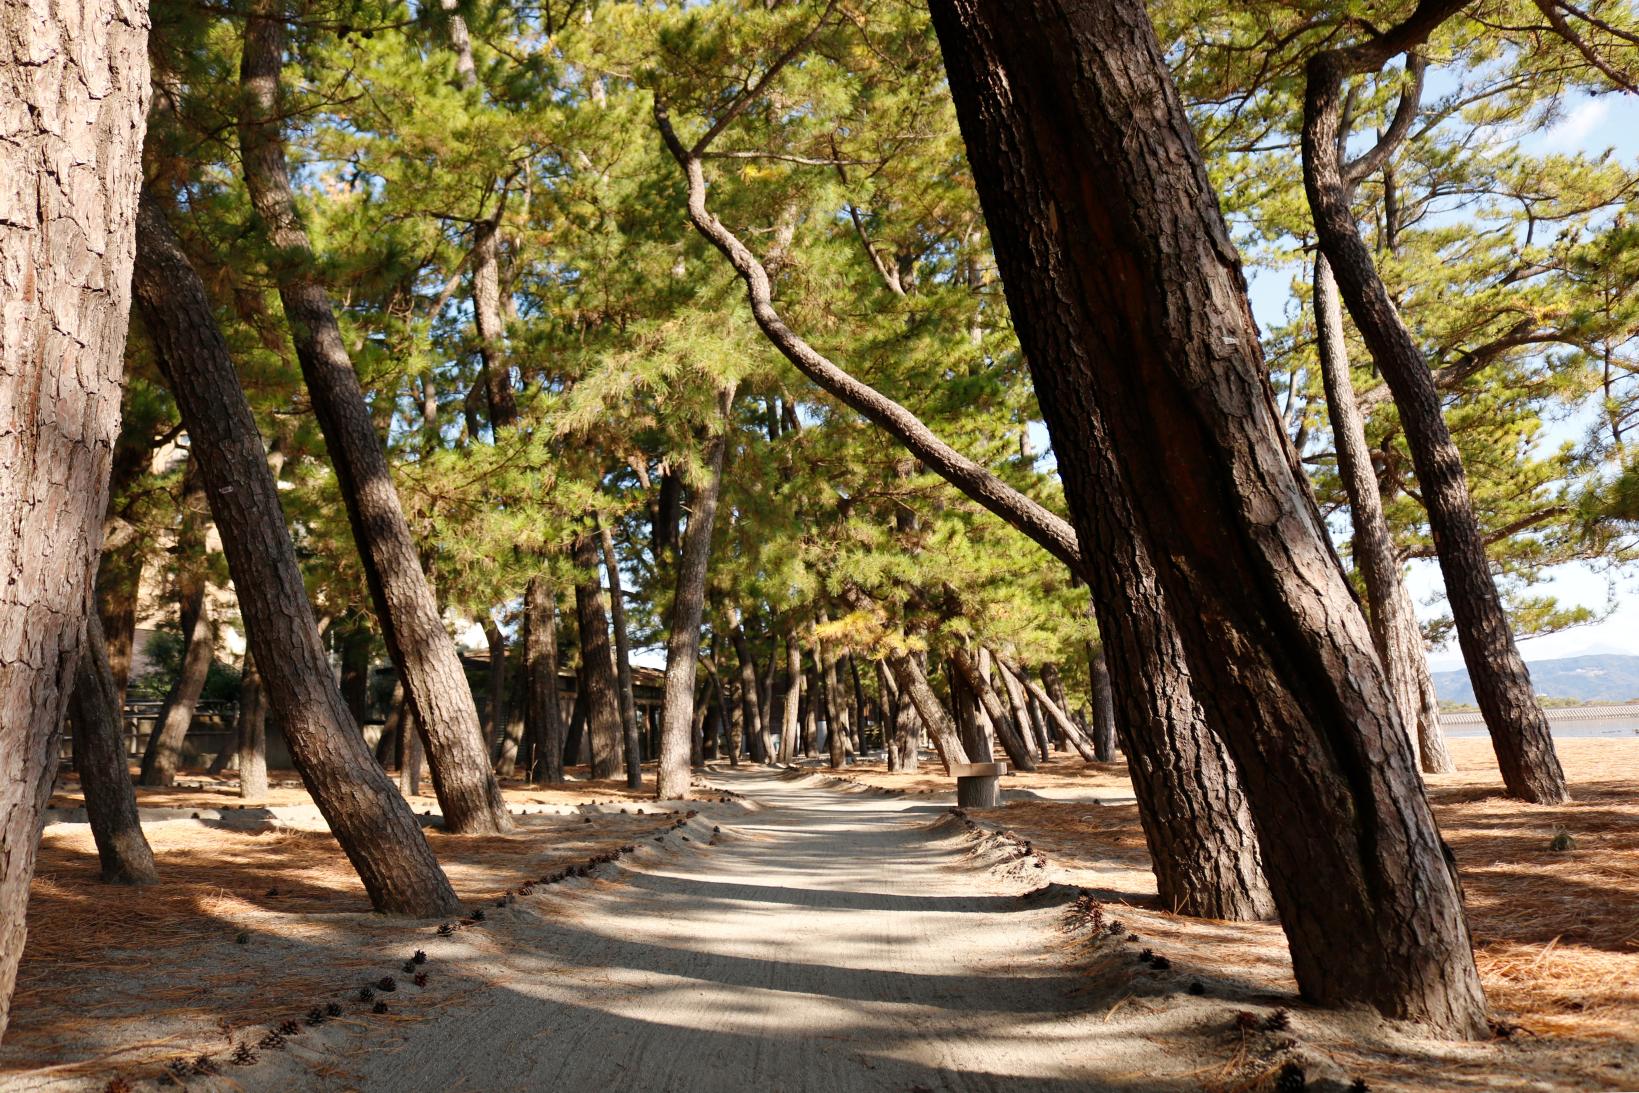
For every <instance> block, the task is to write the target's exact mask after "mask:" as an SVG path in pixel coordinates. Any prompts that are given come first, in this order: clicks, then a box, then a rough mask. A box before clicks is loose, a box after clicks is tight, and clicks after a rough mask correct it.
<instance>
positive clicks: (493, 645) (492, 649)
mask: <svg viewBox="0 0 1639 1093" xmlns="http://www.w3.org/2000/svg"><path fill="white" fill-rule="evenodd" d="M483 629H484V644H485V645H487V646H488V647H489V679H488V683H489V688H488V689H489V694H488V696H487V697H488V699H489V701H488V702H487V703H486V706H487V708H486V709H485V711H484V713H485V714H486V716H485V718H484V721H485V726H484V746H485V751H486V753H490V752H493V750H494V747H495V744H496V742H497V741H499V740H500V739H501V738H502V737H503V736H505V735H506V726H507V702H506V700H507V663H506V635H505V634H503V633H502V632H501V628H500V627H499V626H497V625H496V624H495V620H494V619H493V618H490V617H489V616H488V615H487V614H486V615H485V617H484V622H483Z"/></svg>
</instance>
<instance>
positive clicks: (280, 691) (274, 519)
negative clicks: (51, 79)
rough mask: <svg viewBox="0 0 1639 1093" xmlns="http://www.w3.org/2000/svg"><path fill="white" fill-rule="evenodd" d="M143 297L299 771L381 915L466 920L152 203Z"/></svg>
mask: <svg viewBox="0 0 1639 1093" xmlns="http://www.w3.org/2000/svg"><path fill="white" fill-rule="evenodd" d="M138 219H139V236H140V246H139V258H138V262H137V269H136V276H135V278H134V285H135V290H136V297H137V302H138V306H139V307H140V309H141V311H142V317H143V324H144V325H145V326H146V327H147V329H148V333H149V336H150V337H151V338H152V339H153V343H154V349H155V355H156V357H157V358H158V360H159V362H160V365H161V367H162V368H163V369H164V371H165V373H166V378H167V381H168V382H169V384H170V387H171V393H172V395H174V396H175V398H176V402H177V406H178V407H179V408H180V409H181V411H182V420H183V422H184V423H185V424H186V425H187V428H188V437H189V440H190V442H191V443H192V445H193V451H194V453H195V456H196V457H197V459H198V460H199V467H200V471H201V473H202V474H203V476H204V479H205V487H206V494H207V496H208V497H209V498H210V503H211V512H212V515H213V516H214V517H215V519H216V527H217V531H218V532H219V533H220V534H221V536H222V549H223V551H224V553H226V554H227V558H228V571H229V572H230V573H231V574H232V576H233V585H234V590H235V592H236V593H237V595H238V597H239V610H240V613H241V614H242V615H243V616H244V619H245V630H246V637H247V639H248V641H249V643H250V649H251V655H252V656H254V657H255V658H256V663H257V665H258V666H259V670H260V672H261V674H262V676H263V678H264V680H265V683H266V688H267V696H268V701H269V704H270V705H271V707H272V709H273V712H274V714H275V716H276V717H277V718H278V719H279V727H280V728H281V729H282V730H283V731H284V736H285V740H286V742H287V743H288V744H289V745H290V754H291V759H292V760H293V761H294V762H295V764H296V769H297V770H298V771H299V772H300V774H301V776H302V782H303V783H304V784H305V785H306V786H307V790H308V792H309V793H310V794H312V796H313V801H314V803H315V804H317V805H318V807H319V811H320V813H322V814H323V816H324V819H325V822H326V823H328V824H329V825H330V830H331V831H332V832H333V833H334V834H335V836H336V841H337V842H338V843H340V844H341V848H342V850H343V852H345V853H346V854H347V857H348V860H349V861H351V862H352V863H353V868H354V869H356V870H357V871H358V874H359V879H360V880H362V881H363V882H364V888H365V891H366V892H368V893H369V895H370V902H371V904H372V905H373V906H374V907H375V908H376V910H378V911H384V912H391V913H398V914H407V915H418V916H432V915H443V914H449V913H452V912H455V911H458V910H460V904H459V903H458V901H457V900H456V898H455V892H454V890H453V889H451V887H450V883H449V881H448V880H447V879H446V878H445V876H444V871H443V870H442V869H440V868H439V865H438V861H437V859H435V858H434V857H433V853H432V850H431V848H430V847H428V845H427V840H426V838H425V836H423V835H422V833H421V828H420V826H419V825H418V824H417V822H416V818H415V815H414V813H412V812H411V811H410V808H409V806H408V805H407V804H406V803H405V802H404V799H403V798H402V797H400V796H399V794H398V791H397V790H396V789H394V787H393V784H392V782H390V781H388V779H387V776H386V775H385V774H384V773H383V772H382V770H381V768H380V767H379V766H377V765H376V762H375V757H374V756H373V755H372V754H371V753H370V749H369V747H368V746H367V745H366V744H365V742H364V736H363V734H362V733H360V732H359V728H358V724H357V723H356V722H355V721H354V720H353V717H352V714H350V713H349V712H348V709H347V704H346V702H344V701H343V700H342V697H341V691H340V689H339V688H338V687H337V686H336V678H335V676H334V675H333V674H331V670H330V661H329V658H328V657H327V656H326V655H325V651H324V647H323V646H322V645H321V644H320V641H319V629H318V624H317V623H316V622H315V621H314V618H313V608H312V605H311V604H310V603H309V602H308V599H307V589H306V588H305V587H304V586H303V584H302V573H301V569H300V568H299V567H298V565H297V563H296V549H295V547H294V545H293V544H292V543H291V539H290V532H289V530H288V529H287V527H286V525H285V517H284V511H283V509H282V508H281V506H280V504H279V491H278V487H277V486H276V485H275V483H274V480H273V474H272V472H271V471H270V470H269V469H268V464H267V455H266V453H265V452H264V451H263V448H262V440H261V437H260V436H259V435H258V433H257V431H256V421H255V419H254V418H253V417H252V416H251V412H250V404H249V403H248V402H247V401H246V400H245V395H244V392H243V391H242V390H241V389H240V387H239V379H238V376H237V375H235V373H234V369H233V362H232V360H231V359H230V358H229V356H228V347H227V343H226V341H224V340H223V338H222V332H221V330H220V328H218V326H217V324H216V318H215V314H214V312H213V310H212V308H211V303H210V300H209V299H208V298H207V297H206V295H205V286H204V284H203V283H202V282H201V281H200V279H199V276H198V275H197V274H196V273H195V272H194V270H193V267H192V266H191V265H189V263H188V259H187V257H186V256H185V255H184V254H183V252H182V248H181V247H180V245H179V244H178V242H177V239H176V236H175V235H174V234H173V233H172V231H171V228H170V226H169V225H168V224H167V223H166V222H165V217H164V214H163V213H162V212H161V211H160V208H159V207H158V206H157V205H156V204H155V203H154V202H152V201H151V200H149V199H148V198H146V197H145V198H144V200H143V203H142V208H141V211H140V214H139V218H138Z"/></svg>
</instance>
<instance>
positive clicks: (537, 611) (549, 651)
mask: <svg viewBox="0 0 1639 1093" xmlns="http://www.w3.org/2000/svg"><path fill="white" fill-rule="evenodd" d="M524 672H525V674H526V675H527V677H528V680H529V683H528V686H529V692H528V697H527V699H526V704H525V732H526V734H527V735H528V736H529V738H530V739H531V740H533V741H534V742H535V761H534V763H533V765H532V768H531V770H530V780H531V781H540V782H547V783H549V784H553V785H556V784H557V783H559V782H562V781H563V745H564V725H563V710H562V709H561V708H560V707H559V705H558V701H559V700H558V603H557V596H556V594H554V593H553V591H552V589H551V587H550V586H549V585H548V584H547V583H546V580H545V579H544V578H542V577H535V578H533V579H532V580H531V581H530V582H529V587H528V588H527V589H526V590H525V591H524Z"/></svg>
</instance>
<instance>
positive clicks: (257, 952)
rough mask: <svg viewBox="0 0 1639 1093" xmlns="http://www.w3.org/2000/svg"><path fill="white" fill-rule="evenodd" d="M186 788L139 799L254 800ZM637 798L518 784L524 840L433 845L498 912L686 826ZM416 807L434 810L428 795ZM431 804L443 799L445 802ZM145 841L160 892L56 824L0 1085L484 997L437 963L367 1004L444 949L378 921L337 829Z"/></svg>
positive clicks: (138, 1064) (72, 791)
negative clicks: (379, 1004) (132, 879)
mask: <svg viewBox="0 0 1639 1093" xmlns="http://www.w3.org/2000/svg"><path fill="white" fill-rule="evenodd" d="M180 781H181V782H182V783H183V786H182V787H180V788H178V789H174V790H147V789H140V790H139V791H138V794H139V804H140V805H141V806H143V807H145V808H153V807H174V808H201V809H203V808H213V809H223V808H227V809H231V808H232V807H233V806H234V805H236V804H238V803H239V802H238V799H237V796H236V793H237V790H236V789H235V788H234V787H233V786H232V783H231V781H229V782H226V783H224V782H221V781H219V780H215V779H210V778H207V777H205V776H203V775H185V776H184V777H183V778H182V779H180ZM195 787H198V788H195ZM617 789H618V791H619V792H616V790H617ZM637 792H641V791H631V790H627V789H626V787H625V784H624V781H621V782H619V783H618V784H617V783H614V782H609V783H582V784H579V785H574V786H571V787H565V788H557V789H551V790H543V789H541V788H539V787H534V786H509V788H508V789H507V792H506V796H507V800H508V803H509V804H510V805H512V806H513V808H514V809H515V810H517V809H520V808H522V809H523V810H524V811H525V812H526V813H528V814H526V815H523V816H520V817H519V818H518V822H519V825H520V826H519V831H518V832H517V833H515V834H511V835H494V836H452V835H445V834H443V833H442V832H440V831H436V830H429V831H428V838H429V840H430V842H431V844H432V847H433V850H434V852H435V853H436V854H437V855H438V857H439V860H440V861H441V862H442V863H443V865H444V868H445V871H446V872H447V873H448V874H449V877H450V881H451V883H452V884H453V885H454V886H455V889H456V891H457V892H458V893H460V894H461V897H462V899H463V900H464V901H466V902H467V904H468V906H469V908H484V907H490V908H493V907H494V906H495V904H496V902H497V900H500V899H504V898H505V896H506V894H507V893H508V892H509V891H516V890H518V889H519V888H520V887H521V886H522V885H524V884H525V883H526V882H528V881H531V880H535V879H538V878H539V877H541V876H543V875H545V874H547V873H551V872H554V871H556V870H559V869H563V868H565V867H567V866H573V865H579V864H582V863H584V862H585V861H586V860H587V859H589V858H592V857H594V856H597V855H602V854H608V853H610V852H611V851H614V850H617V849H619V848H620V847H622V846H625V845H630V844H634V843H637V842H639V841H640V840H641V841H642V842H644V843H645V844H646V843H647V840H648V837H649V836H652V835H653V834H655V833H656V832H658V831H659V830H660V829H662V828H664V827H666V826H668V825H669V824H671V823H673V822H675V819H676V817H674V816H671V815H670V814H669V813H668V812H666V811H665V810H663V809H660V808H658V807H657V806H656V804H655V803H654V801H653V799H652V797H650V798H647V799H644V800H643V801H642V802H641V803H640V804H638V805H637V806H636V807H633V804H632V802H633V800H634V798H633V796H632V795H633V794H634V793H637ZM652 792H653V791H652V789H651V790H650V793H651V794H652ZM270 797H271V798H272V799H271V800H268V801H264V802H262V803H264V804H278V805H286V806H291V805H307V804H310V803H311V802H310V800H309V799H308V798H307V796H306V794H305V792H303V791H301V790H300V789H299V787H298V788H293V787H292V786H291V785H290V784H285V785H280V786H277V787H276V788H275V789H274V790H273V791H272V794H271V795H270ZM593 801H600V802H608V803H607V804H604V805H602V806H601V807H599V808H597V809H596V810H593V811H589V812H587V813H585V814H584V815H583V814H582V813H581V812H575V811H568V812H562V813H559V812H557V811H544V812H543V811H538V810H537V806H541V807H542V808H544V809H546V810H556V809H559V808H562V807H564V806H586V805H589V804H591V802H593ZM79 803H80V801H79V799H78V792H77V786H74V785H73V784H72V783H70V784H69V785H68V786H67V787H65V788H64V789H63V790H62V791H60V792H59V793H58V795H57V797H56V798H55V799H54V800H53V804H54V805H56V806H58V807H75V806H77V805H78V804H79ZM412 803H414V804H416V805H417V811H418V812H419V811H421V810H422V808H421V802H420V801H419V800H416V801H413V802H412ZM620 806H624V807H625V809H626V811H625V813H622V812H621V811H619V807H620ZM425 807H427V808H435V807H436V804H435V803H434V802H433V801H432V800H431V798H428V799H427V802H426V806H425ZM638 807H641V808H642V809H643V813H642V814H641V815H640V814H638V812H637V808H638ZM587 818H591V819H592V820H593V822H592V823H590V824H587V823H585V822H584V821H585V820H586V819H587ZM304 826H305V825H304ZM144 830H145V831H146V833H147V836H148V840H149V842H150V844H151V845H152V846H153V849H154V856H155V859H156V861H157V863H158V866H159V871H160V877H161V881H160V883H159V884H157V885H153V886H149V887H144V888H122V887H116V886H110V885H105V884H102V883H100V882H99V880H98V864H97V855H96V848H95V845H94V843H93V842H92V839H91V835H90V831H89V828H87V827H86V826H85V825H83V824H77V825H58V826H53V827H50V828H48V829H47V830H46V833H45V835H44V837H43V838H42V840H41V845H40V855H39V862H38V865H37V867H36V871H35V877H34V884H33V888H32V890H31V894H30V901H29V920H28V921H29V932H28V941H27V945H26V947H25V949H24V953H23V962H22V966H21V968H20V970H19V973H18V980H17V990H16V994H15V996H14V998H13V1002H12V1010H11V1015H12V1020H11V1026H10V1028H9V1029H8V1031H7V1034H6V1039H5V1042H4V1045H3V1046H0V1087H3V1086H4V1085H5V1084H6V1075H7V1074H19V1073H22V1072H36V1073H38V1072H42V1071H46V1070H48V1069H49V1072H50V1074H51V1076H52V1077H53V1078H59V1079H67V1078H74V1077H83V1078H88V1079H89V1078H96V1079H98V1081H99V1082H100V1081H101V1080H103V1079H105V1078H108V1077H111V1076H112V1075H113V1074H114V1073H116V1072H118V1073H122V1074H125V1075H127V1076H129V1077H132V1078H135V1077H138V1076H148V1077H153V1076H156V1075H157V1073H158V1072H159V1070H160V1069H161V1068H162V1067H163V1066H164V1065H165V1064H166V1063H167V1062H170V1061H172V1060H176V1059H179V1058H186V1059H194V1058H197V1057H198V1056H200V1055H202V1054H210V1055H214V1056H216V1057H218V1061H222V1060H226V1059H227V1058H228V1055H229V1054H230V1053H231V1051H232V1050H233V1043H234V1042H242V1041H243V1040H244V1039H245V1038H246V1036H252V1038H253V1039H256V1038H260V1037H261V1036H262V1035H264V1034H265V1033H266V1032H267V1031H268V1030H269V1029H272V1028H275V1027H277V1026H278V1025H279V1024H280V1023H282V1022H284V1021H286V1020H290V1019H300V1018H301V1017H302V1016H303V1015H304V1014H305V1013H307V1012H308V1011H309V1009H311V1008H313V1007H314V1006H322V1005H324V1004H325V1003H327V1002H330V1001H337V1002H340V1003H342V1004H343V1005H344V1006H345V1008H346V1011H347V1015H346V1016H345V1017H343V1018H336V1020H348V1021H352V1020H358V1021H370V1022H382V1023H384V1024H391V1025H392V1026H394V1027H406V1026H408V1025H411V1024H413V1023H414V1022H416V1021H418V1020H420V1015H421V1014H425V1013H426V1012H428V1011H430V1010H432V1009H436V1008H441V1007H443V1006H446V1005H450V1004H452V1003H455V1002H457V1001H459V1000H460V999H461V998H462V997H464V996H466V995H467V994H469V993H470V988H466V987H465V986H464V984H463V983H462V981H461V980H459V979H458V978H456V977H454V976H451V975H446V974H443V973H444V972H445V969H442V968H439V967H437V960H436V958H435V959H434V960H433V961H432V962H431V963H429V965H428V966H427V967H426V969H425V970H426V971H427V972H428V973H429V978H428V982H427V985H426V987H425V988H420V987H417V986H415V985H413V984H412V983H411V982H410V981H409V979H408V977H405V981H404V983H403V985H402V988H401V989H400V990H399V991H398V992H397V993H396V994H394V995H393V998H394V1004H393V1007H392V1009H391V1011H390V1012H389V1013H388V1014H383V1015H376V1014H372V1013H370V1012H369V1008H370V1007H368V1006H366V1005H361V1004H359V1003H358V1002H357V1001H356V995H357V992H358V989H359V987H360V985H361V984H363V983H366V982H372V981H374V980H376V979H378V978H380V977H381V976H382V975H383V974H388V973H396V972H398V970H399V966H400V965H401V964H402V963H403V962H404V961H406V960H407V959H408V958H409V957H410V956H411V954H412V952H413V951H414V950H415V949H416V948H417V947H418V946H425V947H428V948H430V947H431V946H429V945H427V939H428V938H429V937H430V936H431V935H430V928H426V924H425V923H404V922H400V921H395V920H392V919H388V918H384V917H381V916H377V915H374V914H371V913H370V904H369V900H368V899H367V898H366V896H365V893H364V889H363V886H362V885H361V884H360V883H359V880H358V877H357V875H356V874H355V873H354V872H353V870H352V868H351V867H350V866H349V864H348V862H347V859H346V858H345V856H344V855H343V854H342V852H341V848H340V846H339V845H338V844H337V843H336V841H335V839H334V838H332V837H331V835H330V833H329V832H328V831H325V830H295V829H292V828H291V827H288V826H276V825H275V824H272V823H268V824H263V825H261V826H259V827H258V826H254V825H253V824H252V825H247V826H246V827H245V828H240V827H226V826H223V825H221V824H218V823H215V822H213V821H210V820H193V819H173V820H160V821H155V822H148V823H145V824H144ZM482 934H483V931H482V930H470V929H468V930H462V931H460V933H459V934H458V935H457V939H458V940H459V941H460V942H461V943H462V944H463V945H464V946H467V947H469V948H470V947H472V946H479V947H482V946H484V945H485V944H487V939H485V938H484V937H483V936H482ZM241 937H243V941H241V940H240V938H241ZM139 1029H141V1030H143V1031H141V1032H139V1031H138V1030H139Z"/></svg>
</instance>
